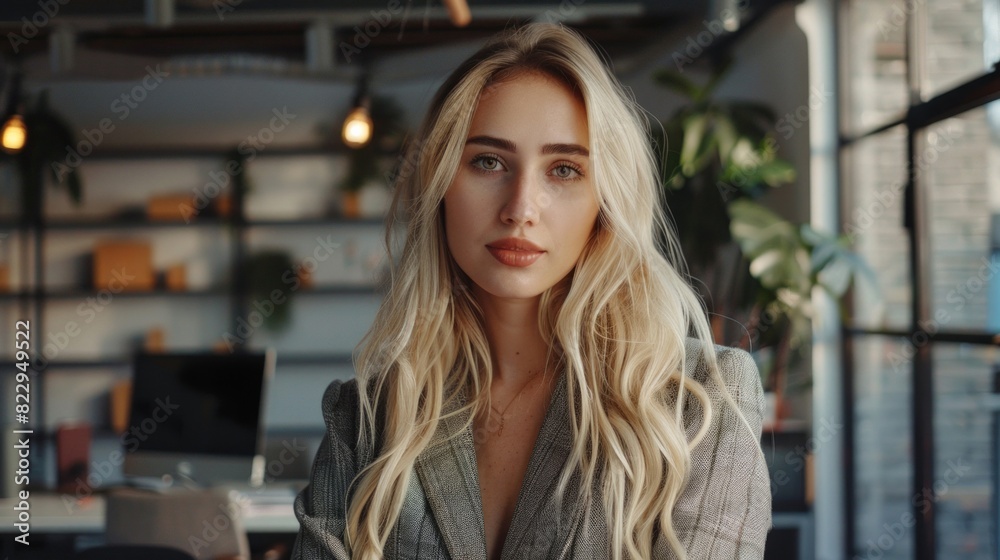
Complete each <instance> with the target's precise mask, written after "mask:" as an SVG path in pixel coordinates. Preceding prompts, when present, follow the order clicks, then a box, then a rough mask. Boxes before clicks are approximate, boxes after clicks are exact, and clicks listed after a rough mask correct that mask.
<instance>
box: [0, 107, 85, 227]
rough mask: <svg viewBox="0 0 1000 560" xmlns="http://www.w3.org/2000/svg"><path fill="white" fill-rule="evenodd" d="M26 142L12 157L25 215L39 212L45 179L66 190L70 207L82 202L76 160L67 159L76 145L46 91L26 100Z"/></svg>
mask: <svg viewBox="0 0 1000 560" xmlns="http://www.w3.org/2000/svg"><path fill="white" fill-rule="evenodd" d="M24 126H25V129H26V132H25V142H24V147H23V148H22V149H21V151H20V152H18V153H17V154H15V155H14V159H15V161H16V163H17V169H18V172H19V174H20V176H21V202H22V208H23V212H24V215H26V216H30V215H32V213H33V209H35V208H38V204H39V202H40V200H41V192H42V187H43V185H44V184H45V181H46V179H49V180H51V181H52V183H53V184H54V185H55V186H56V187H58V188H63V189H66V192H67V193H68V194H69V197H70V200H72V201H73V204H75V205H77V206H79V205H80V204H81V203H82V202H83V183H82V181H81V180H80V173H79V169H78V167H79V161H78V159H79V156H77V158H75V160H74V161H70V158H69V157H68V155H69V154H70V153H71V151H72V150H73V149H74V148H73V147H74V146H75V145H76V135H75V134H74V133H73V129H72V127H71V126H70V125H69V123H68V122H67V121H66V120H65V119H63V118H62V117H61V116H60V115H58V114H57V113H55V112H54V111H52V109H51V108H50V106H49V94H48V90H45V91H42V92H41V93H39V94H38V95H37V96H36V97H35V98H34V99H29V100H28V102H27V104H26V108H25V113H24Z"/></svg>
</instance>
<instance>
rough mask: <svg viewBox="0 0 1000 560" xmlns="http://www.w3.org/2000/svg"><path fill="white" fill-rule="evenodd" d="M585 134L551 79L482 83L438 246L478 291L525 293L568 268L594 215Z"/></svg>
mask: <svg viewBox="0 0 1000 560" xmlns="http://www.w3.org/2000/svg"><path fill="white" fill-rule="evenodd" d="M588 138H589V136H588V133H587V112H586V109H585V108H584V105H583V102H582V101H581V100H580V99H578V98H577V97H576V96H575V95H574V94H573V93H572V92H571V91H570V90H569V89H568V88H567V87H566V86H565V85H563V84H562V83H561V82H558V81H556V80H555V79H552V78H550V77H548V76H544V75H541V74H538V73H522V74H519V75H517V76H515V77H513V78H511V79H509V80H506V81H503V82H499V83H497V84H494V85H492V86H490V87H488V88H486V89H485V90H484V91H483V93H482V95H481V96H480V100H479V105H478V107H477V109H476V113H475V115H473V118H472V123H471V126H470V128H469V136H468V138H467V139H466V142H465V148H464V149H463V151H462V158H461V160H460V163H459V167H458V172H457V173H456V175H455V179H454V181H453V182H452V183H451V185H450V186H449V188H448V191H447V193H445V197H444V206H445V208H444V214H445V233H446V235H447V238H448V248H449V250H450V251H451V254H452V256H453V257H454V258H455V261H456V262H457V263H458V266H459V267H461V269H462V270H463V271H464V272H465V273H466V274H467V275H468V276H469V278H471V279H472V281H473V282H474V283H475V285H476V287H478V288H479V289H480V290H483V291H485V292H487V293H489V294H491V295H493V296H495V297H499V298H533V297H536V296H538V295H540V294H541V293H542V292H544V291H545V290H547V289H548V288H550V287H552V286H553V285H555V284H556V283H558V282H559V281H560V280H562V279H563V278H565V277H566V275H567V274H569V272H570V271H571V270H572V269H573V266H574V265H575V264H576V261H577V259H578V258H579V256H580V253H581V252H582V250H583V247H584V245H585V244H586V242H587V239H588V238H589V236H590V233H591V231H592V230H593V228H594V223H595V221H596V219H597V213H598V203H597V197H596V195H595V192H594V185H593V182H592V179H591V173H590V172H591V165H590V156H589V150H590V143H589V142H588Z"/></svg>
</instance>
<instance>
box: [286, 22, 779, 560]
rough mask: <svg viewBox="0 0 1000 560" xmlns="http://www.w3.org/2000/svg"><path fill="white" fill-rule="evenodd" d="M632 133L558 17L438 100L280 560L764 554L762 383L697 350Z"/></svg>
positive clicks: (523, 34)
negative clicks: (396, 248) (293, 533)
mask: <svg viewBox="0 0 1000 560" xmlns="http://www.w3.org/2000/svg"><path fill="white" fill-rule="evenodd" d="M644 122H645V121H644V119H643V118H642V116H641V113H640V112H639V110H638V108H637V107H636V106H635V104H634V103H633V102H632V101H631V100H630V99H629V98H628V97H627V96H626V95H625V93H624V92H623V90H622V88H621V86H619V85H618V84H617V82H616V81H615V80H614V78H613V77H612V76H611V74H610V72H609V71H608V70H607V69H606V68H605V67H604V65H603V64H602V63H601V61H600V59H599V58H598V57H597V56H596V54H595V53H594V51H593V50H592V49H591V48H590V47H589V46H588V45H587V43H586V42H585V41H584V40H583V39H582V38H581V37H580V36H578V35H577V34H576V33H574V32H572V31H570V30H568V29H566V28H563V27H561V26H556V25H548V24H531V25H527V26H525V27H522V28H520V29H517V30H515V31H513V32H510V33H507V34H505V35H502V36H500V37H498V38H496V39H494V40H493V41H491V42H490V43H489V44H487V45H486V46H485V47H483V48H482V49H481V50H480V51H479V52H478V53H476V54H475V55H473V56H472V57H471V58H470V59H469V60H467V61H466V62H465V63H463V64H462V65H461V66H460V67H459V68H458V69H457V70H456V71H455V72H454V73H453V74H452V75H451V76H450V77H449V78H448V80H447V81H446V82H445V83H444V84H443V85H442V86H441V88H440V90H439V91H438V93H437V95H436V96H435V99H434V100H433V102H432V104H431V107H430V110H429V112H428V115H427V117H426V120H425V122H424V125H423V127H422V129H421V132H420V134H419V136H418V141H417V142H415V143H414V144H413V145H412V146H411V147H410V149H409V154H408V158H407V161H408V162H412V163H413V164H414V165H413V169H412V170H410V171H411V172H409V173H405V174H401V176H400V177H399V178H398V180H397V183H396V187H395V195H394V202H393V209H392V211H391V212H390V216H389V223H388V226H387V235H386V245H387V247H388V248H389V250H390V256H391V254H392V238H391V232H392V231H393V229H394V226H395V225H396V224H397V223H401V224H402V225H403V226H405V230H406V235H405V245H404V247H403V248H402V254H401V258H400V262H399V264H398V265H397V266H395V267H394V270H393V272H392V276H391V283H390V286H389V291H388V295H387V296H386V298H385V300H384V303H383V305H382V307H381V308H380V309H379V312H378V315H377V317H376V320H375V324H374V326H373V327H372V328H371V330H370V331H369V333H368V335H367V336H366V338H365V340H364V341H363V342H362V348H361V352H360V354H359V356H358V362H357V365H358V368H357V369H358V373H357V379H356V381H351V382H348V383H339V382H335V383H333V384H332V385H331V386H330V388H329V389H328V390H327V392H326V394H325V395H324V397H323V414H324V418H325V421H326V424H327V433H326V436H325V438H324V441H323V443H322V445H321V448H320V450H319V452H318V454H317V457H316V460H315V464H314V466H313V474H312V483H311V485H310V486H309V487H308V488H307V489H305V490H304V491H303V492H302V494H301V495H300V496H299V497H298V499H297V500H296V504H295V511H296V515H297V516H298V518H299V520H300V522H301V531H300V533H299V537H298V540H297V542H296V546H295V550H294V553H293V557H294V558H301V559H305V560H312V559H319V558H324V559H326V558H336V559H346V558H364V559H369V558H393V559H395V558H420V559H425V558H431V559H434V558H441V559H444V558H454V559H458V558H475V559H480V558H482V559H486V558H489V559H497V558H504V559H508V558H510V559H513V558H518V559H520V558H587V559H591V558H615V559H620V558H632V559H640V558H642V559H645V558H657V559H660V558H678V559H680V558H687V559H709V558H711V559H712V560H723V559H729V558H733V559H736V558H739V559H748V558H762V557H763V546H764V537H765V535H766V532H767V530H768V528H769V526H770V519H771V518H770V488H769V483H768V476H767V468H766V465H765V463H764V460H763V456H762V454H761V450H760V445H759V437H760V429H761V416H762V408H763V404H762V403H763V400H762V393H761V386H760V380H759V378H758V374H757V370H756V368H755V366H754V364H753V361H752V359H751V358H750V357H749V355H748V354H746V353H745V352H742V351H739V350H734V349H724V348H721V347H718V348H716V347H714V346H713V344H712V343H711V335H710V332H709V329H708V325H707V322H706V319H705V314H704V311H703V307H702V304H701V302H700V301H699V300H698V298H697V297H696V295H695V294H694V292H693V291H692V290H691V288H690V287H689V285H688V284H687V283H686V281H685V277H684V276H683V274H682V265H681V261H680V260H679V259H676V255H677V249H676V242H675V240H674V239H673V237H672V234H670V233H669V229H668V228H667V227H666V220H665V219H664V217H663V215H662V213H661V210H660V205H659V204H658V198H657V196H658V193H659V187H658V181H657V177H656V171H655V169H656V166H655V165H654V159H653V157H652V154H651V150H650V148H649V145H648V142H647V135H646V131H645V129H644V127H643V123H644ZM658 235H664V236H665V237H666V238H667V239H668V240H669V243H668V244H669V245H670V247H671V249H670V252H671V253H672V255H673V256H674V260H673V262H671V260H669V259H667V258H664V256H662V254H661V253H660V252H659V251H658V250H657V243H656V239H657V236H658ZM392 260H393V259H391V258H390V261H392ZM689 334H693V335H694V336H693V337H691V338H689V337H688V335H689ZM678 403H680V404H681V406H678Z"/></svg>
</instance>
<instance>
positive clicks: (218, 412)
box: [123, 353, 265, 456]
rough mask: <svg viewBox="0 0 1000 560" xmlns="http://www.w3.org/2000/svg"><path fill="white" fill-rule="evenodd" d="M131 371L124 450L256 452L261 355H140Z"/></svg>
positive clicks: (262, 378)
mask: <svg viewBox="0 0 1000 560" xmlns="http://www.w3.org/2000/svg"><path fill="white" fill-rule="evenodd" d="M134 366H135V371H134V376H135V377H134V381H133V388H132V407H131V415H130V417H129V428H128V434H126V436H125V437H124V438H123V443H124V444H125V446H126V449H127V450H128V451H162V452H172V453H184V454H208V455H239V456H243V455H248V456H252V455H254V454H256V453H258V452H259V450H258V448H257V443H258V431H259V427H260V426H259V424H260V412H261V409H262V407H263V404H264V403H263V402H262V395H263V391H264V382H265V355H264V354H263V353H259V354H258V353H240V354H208V353H205V354H146V353H140V354H137V355H136V356H135V361H134Z"/></svg>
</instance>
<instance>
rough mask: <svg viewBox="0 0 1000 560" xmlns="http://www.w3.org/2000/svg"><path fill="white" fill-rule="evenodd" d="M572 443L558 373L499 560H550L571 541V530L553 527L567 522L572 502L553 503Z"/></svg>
mask: <svg viewBox="0 0 1000 560" xmlns="http://www.w3.org/2000/svg"><path fill="white" fill-rule="evenodd" d="M571 438H572V430H571V427H570V420H569V400H568V398H567V395H566V375H565V372H562V373H560V375H559V378H558V379H557V380H556V387H555V389H554V390H553V392H552V398H551V400H550V402H549V409H548V411H547V412H546V413H545V419H544V420H543V421H542V427H541V429H540V430H539V432H538V439H537V440H536V441H535V447H534V449H533V450H532V452H531V459H530V460H529V461H528V469H527V470H526V471H525V473H524V481H523V482H522V484H521V491H520V493H519V494H518V497H517V505H516V506H515V508H514V517H513V518H512V519H511V524H510V528H509V529H508V531H507V538H506V540H505V541H504V547H503V553H502V554H501V558H503V559H507V558H519V559H520V558H549V557H550V556H551V555H552V554H553V551H558V550H562V549H563V545H564V544H565V542H566V540H567V539H568V538H569V537H570V536H571V531H570V524H569V523H566V524H563V525H562V526H559V525H557V522H558V521H559V520H565V519H569V517H568V515H569V514H571V512H572V511H573V508H572V507H571V506H573V505H575V502H574V503H569V502H570V501H569V500H567V501H566V502H565V503H562V504H560V503H559V502H558V500H556V497H557V496H556V487H557V486H558V484H559V477H560V475H561V474H562V469H563V467H564V466H565V464H566V460H567V459H568V458H569V453H570V447H571V444H572V442H571ZM576 482H577V479H576V478H575V477H574V478H572V479H571V480H570V486H569V488H568V489H567V490H568V492H567V495H568V496H574V495H576V492H575V491H574V486H575V484H576Z"/></svg>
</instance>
